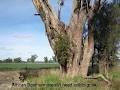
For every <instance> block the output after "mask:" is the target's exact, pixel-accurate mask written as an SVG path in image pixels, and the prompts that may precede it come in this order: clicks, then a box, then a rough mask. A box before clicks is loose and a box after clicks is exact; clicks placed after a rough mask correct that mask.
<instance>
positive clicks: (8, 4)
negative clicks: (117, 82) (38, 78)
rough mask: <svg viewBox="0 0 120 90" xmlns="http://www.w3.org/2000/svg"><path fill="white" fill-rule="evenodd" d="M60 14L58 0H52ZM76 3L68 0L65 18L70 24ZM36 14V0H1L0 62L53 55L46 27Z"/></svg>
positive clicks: (63, 9)
mask: <svg viewBox="0 0 120 90" xmlns="http://www.w3.org/2000/svg"><path fill="white" fill-rule="evenodd" d="M49 2H50V3H51V4H52V5H53V8H54V10H55V11H56V12H57V10H58V5H57V0H49ZM71 8H72V0H65V5H64V7H63V8H62V15H61V18H62V20H63V21H64V22H65V23H68V22H69V19H70V15H71V10H72V9H71ZM35 13H36V10H35V7H34V5H33V4H32V0H0V59H4V58H8V57H11V58H14V57H22V58H23V59H24V60H26V58H28V57H30V56H31V55H32V54H37V55H38V56H39V57H38V60H43V57H45V56H48V57H49V58H50V57H52V56H53V52H52V50H51V48H50V46H49V43H48V40H47V37H46V34H45V28H44V24H43V23H42V21H41V19H40V17H38V16H34V14H35Z"/></svg>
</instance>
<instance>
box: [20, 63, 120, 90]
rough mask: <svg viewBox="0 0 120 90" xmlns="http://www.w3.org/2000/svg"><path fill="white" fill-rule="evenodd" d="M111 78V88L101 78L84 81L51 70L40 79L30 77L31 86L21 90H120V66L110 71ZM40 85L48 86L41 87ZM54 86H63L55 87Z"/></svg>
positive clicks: (77, 77) (80, 78) (28, 79)
mask: <svg viewBox="0 0 120 90" xmlns="http://www.w3.org/2000/svg"><path fill="white" fill-rule="evenodd" d="M109 77H110V80H111V82H112V85H111V86H109V85H108V84H107V83H106V82H105V81H104V80H103V79H101V78H99V79H84V78H82V77H80V76H76V77H74V78H70V77H69V78H68V77H63V76H62V75H61V74H60V72H59V71H58V70H51V72H45V73H43V74H42V73H41V75H40V76H39V77H28V78H27V82H28V83H30V84H31V85H30V86H29V85H28V86H29V87H27V88H24V89H23V88H22V89H19V90H120V64H119V65H117V66H114V67H113V68H112V69H111V70H110V72H109ZM39 84H46V85H47V86H39ZM54 84H57V85H59V84H60V85H61V86H54ZM71 84H72V85H71ZM75 84H77V86H75ZM35 85H38V86H37V87H36V86H35ZM52 85H53V86H52Z"/></svg>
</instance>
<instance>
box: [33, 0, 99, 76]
mask: <svg viewBox="0 0 120 90" xmlns="http://www.w3.org/2000/svg"><path fill="white" fill-rule="evenodd" d="M100 1H101V0H95V5H94V6H93V7H90V6H89V3H88V1H87V0H73V6H74V7H73V13H72V16H71V19H70V23H69V25H65V24H64V23H63V22H62V21H60V20H59V18H58V17H57V15H56V14H55V13H54V12H53V10H52V7H51V6H50V4H49V3H48V0H33V4H34V5H35V7H36V9H37V12H38V14H39V15H40V16H41V18H42V21H43V22H44V24H45V29H46V33H47V36H48V40H49V43H50V46H51V48H52V49H53V52H54V54H55V55H56V57H57V59H58V62H59V64H60V65H61V72H62V73H63V74H66V75H67V76H72V77H74V76H76V75H78V74H81V75H82V76H83V77H85V76H87V72H88V67H89V63H90V60H91V58H92V55H93V51H94V38H93V31H91V30H89V35H88V40H86V42H85V45H84V51H82V48H83V46H82V39H83V35H82V34H83V27H84V24H85V20H86V19H88V23H89V24H90V25H91V26H92V21H93V17H94V14H95V13H96V12H97V11H98V9H99V6H100ZM82 52H84V53H82Z"/></svg>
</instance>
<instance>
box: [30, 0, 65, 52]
mask: <svg viewBox="0 0 120 90" xmlns="http://www.w3.org/2000/svg"><path fill="white" fill-rule="evenodd" d="M32 1H33V4H34V6H35V7H36V9H37V12H38V14H39V15H40V17H41V19H42V21H43V22H44V24H45V29H46V33H47V36H48V40H49V42H50V45H51V47H52V49H53V50H54V46H55V41H56V39H57V37H58V34H61V33H62V32H64V31H65V24H64V23H63V22H61V21H60V20H59V19H58V17H57V15H56V14H55V13H54V12H53V9H52V7H51V6H50V4H49V3H48V0H32Z"/></svg>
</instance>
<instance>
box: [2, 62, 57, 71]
mask: <svg viewBox="0 0 120 90" xmlns="http://www.w3.org/2000/svg"><path fill="white" fill-rule="evenodd" d="M26 68H27V69H51V68H59V64H57V63H0V70H21V69H26Z"/></svg>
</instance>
